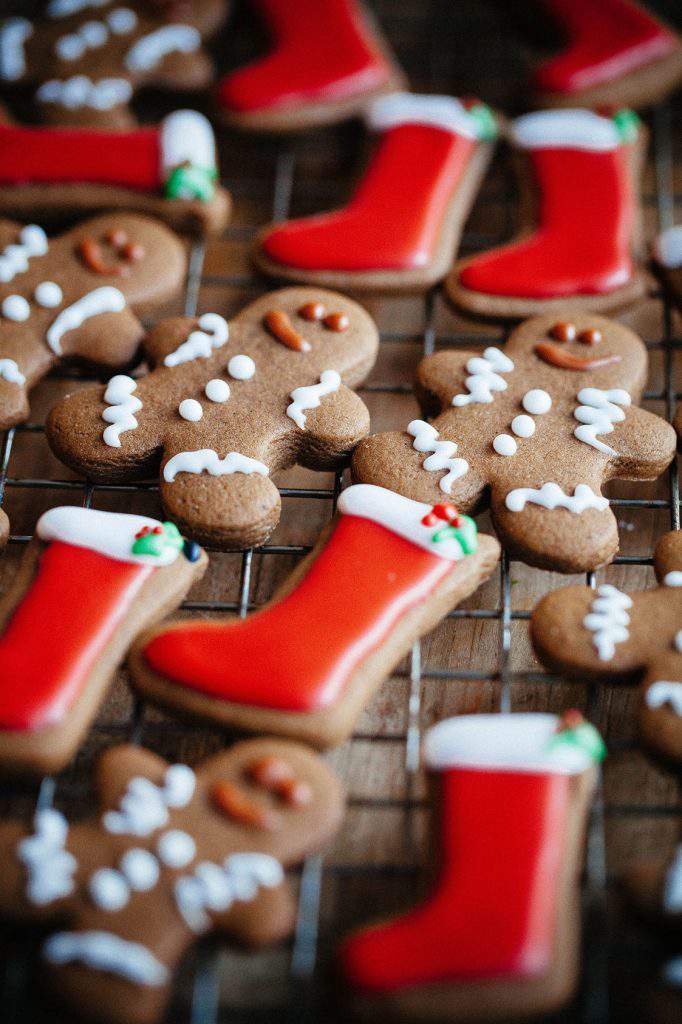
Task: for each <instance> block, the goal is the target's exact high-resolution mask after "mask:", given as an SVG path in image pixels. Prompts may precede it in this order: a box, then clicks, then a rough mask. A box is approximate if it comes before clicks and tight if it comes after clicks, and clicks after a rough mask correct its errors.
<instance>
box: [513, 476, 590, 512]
mask: <svg viewBox="0 0 682 1024" xmlns="http://www.w3.org/2000/svg"><path fill="white" fill-rule="evenodd" d="M528 502H530V504H532V505H542V507H543V508H547V509H555V508H565V509H568V511H569V512H574V513H576V515H580V513H581V512H585V510H586V509H588V508H594V509H596V510H597V511H598V512H603V511H604V509H606V508H608V507H609V503H608V500H607V499H606V498H603V497H602V496H601V495H599V494H595V493H594V491H593V490H592V488H591V487H590V486H589V485H588V484H578V486H577V487H576V489H575V490H574V492H573V494H572V495H570V494H566V492H565V491H564V490H562V488H561V487H559V484H555V483H547V484H543V485H542V487H540V488H539V490H538V489H536V488H534V487H517V488H515V489H514V490H513V491H510V492H509V494H508V495H507V497H506V498H505V502H504V503H505V505H506V506H507V508H508V509H509V511H510V512H523V510H524V508H525V507H526V504H527V503H528Z"/></svg>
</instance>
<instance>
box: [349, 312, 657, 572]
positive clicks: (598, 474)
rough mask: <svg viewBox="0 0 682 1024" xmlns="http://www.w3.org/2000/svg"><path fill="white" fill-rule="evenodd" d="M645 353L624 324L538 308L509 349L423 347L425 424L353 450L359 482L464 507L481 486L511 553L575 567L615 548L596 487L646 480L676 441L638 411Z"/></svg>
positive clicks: (476, 500) (472, 503)
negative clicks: (561, 316) (426, 352)
mask: <svg viewBox="0 0 682 1024" xmlns="http://www.w3.org/2000/svg"><path fill="white" fill-rule="evenodd" d="M646 373H647V356H646V349H645V347H644V345H643V344H642V342H641V341H640V339H639V338H638V337H637V336H636V335H635V334H633V332H632V331H630V330H628V328H626V327H624V326H623V325H622V324H618V323H615V322H613V321H611V320H607V319H605V318H603V317H598V316H592V315H589V314H582V313H580V314H578V313H575V314H571V317H570V321H569V320H568V319H567V320H566V321H562V322H557V319H556V316H539V317H536V318H534V319H532V320H528V321H526V322H525V323H524V324H521V326H520V327H518V328H516V330H515V331H513V332H512V334H511V336H510V338H509V341H508V343H507V345H506V346H505V350H504V352H502V351H501V350H499V349H497V348H487V349H486V350H485V351H484V353H483V354H482V355H481V354H478V353H473V352H460V351H454V350H448V351H442V352H438V353H437V354H436V355H433V356H428V357H427V358H426V359H424V360H423V362H422V363H421V364H420V366H419V370H418V374H417V390H418V395H419V398H420V401H421V404H422V407H423V409H424V411H425V413H426V414H427V415H433V414H437V413H438V414H439V415H437V418H436V419H435V420H434V422H433V424H429V423H426V422H424V421H423V420H414V421H412V422H411V423H410V424H409V425H408V427H407V430H406V431H405V432H402V433H401V432H392V433H387V434H377V435H375V436H373V437H370V438H368V439H367V440H366V441H364V442H363V443H362V444H361V445H360V446H359V447H358V449H357V451H356V453H355V456H354V458H353V475H354V478H355V479H356V480H358V481H360V482H365V483H374V484H379V485H380V486H382V487H388V488H391V489H392V490H396V491H399V492H400V493H402V494H405V495H407V496H408V497H410V498H416V499H418V500H420V501H429V502H434V501H436V500H437V499H438V497H439V496H440V497H441V498H442V495H443V494H444V493H445V494H447V495H449V496H450V498H451V499H452V501H453V502H454V503H455V504H456V505H457V506H458V507H459V508H461V509H462V510H464V511H469V510H471V509H473V508H475V507H477V506H478V505H479V504H480V502H481V498H482V497H483V495H484V494H485V493H486V492H487V490H488V488H489V489H490V503H491V506H492V513H493V518H494V521H495V526H496V528H497V531H498V533H499V535H500V537H501V539H502V540H503V542H504V543H505V544H506V546H507V547H508V549H509V550H510V552H511V554H512V555H513V556H515V557H517V558H520V559H522V560H523V561H525V562H528V563H529V564H531V565H538V566H540V567H541V568H547V569H555V570H558V571H559V572H581V571H586V570H590V569H594V568H596V567H597V566H598V565H601V564H602V563H604V562H607V561H609V560H610V559H611V558H613V556H614V554H615V552H616V551H617V549H618V530H617V525H616V520H615V518H614V516H613V514H612V513H611V511H610V510H609V507H608V501H607V499H606V498H604V497H603V496H602V494H601V487H602V484H603V483H604V482H605V481H606V480H609V479H611V478H613V477H617V478H618V477H620V478H624V479H629V480H652V479H654V478H655V477H657V476H658V475H659V473H661V472H662V471H663V470H664V469H665V467H666V466H667V465H668V464H669V462H670V461H671V459H672V457H673V454H674V450H675V445H674V433H673V430H672V428H671V427H670V425H669V424H668V423H666V422H665V421H664V420H662V419H660V418H659V417H657V416H654V415H652V414H651V413H649V412H645V411H644V410H642V409H639V408H636V403H637V402H638V401H639V399H640V397H641V393H642V388H643V386H644V383H645V380H646Z"/></svg>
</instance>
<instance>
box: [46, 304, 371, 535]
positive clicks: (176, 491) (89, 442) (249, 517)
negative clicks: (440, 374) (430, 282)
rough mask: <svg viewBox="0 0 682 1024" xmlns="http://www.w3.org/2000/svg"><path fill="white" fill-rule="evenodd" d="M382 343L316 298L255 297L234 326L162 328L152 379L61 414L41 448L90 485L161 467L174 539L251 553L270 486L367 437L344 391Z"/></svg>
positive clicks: (362, 412)
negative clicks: (178, 535)
mask: <svg viewBox="0 0 682 1024" xmlns="http://www.w3.org/2000/svg"><path fill="white" fill-rule="evenodd" d="M377 345H378V336H377V330H376V327H375V325H374V323H373V321H372V319H371V318H370V317H369V315H368V314H367V313H366V312H365V311H364V310H363V309H361V307H360V306H358V305H357V304H356V303H355V302H351V301H350V299H346V298H344V297H343V296H341V295H337V294H336V293H334V292H323V291H320V290H319V289H312V288H290V289H286V290H284V291H280V292H272V293H270V294H269V295H264V296H262V297H261V298H260V299H258V300H257V301H256V302H253V303H252V304H251V305H250V306H247V307H246V309H244V310H243V311H242V312H241V313H240V314H239V315H238V316H237V317H235V319H234V320H232V321H231V323H230V324H229V326H228V324H227V323H226V321H225V320H223V318H222V317H220V316H217V315H216V314H215V313H205V314H204V315H203V316H200V317H182V318H175V319H171V320H165V321H162V322H161V323H159V324H157V326H156V327H155V328H154V329H153V330H152V331H151V333H150V334H149V336H148V337H147V340H146V342H145V347H146V351H147V353H148V355H149V358H150V360H151V362H152V364H154V365H155V366H156V369H155V370H154V371H153V372H152V373H151V374H149V376H147V377H145V378H143V379H142V380H139V381H134V380H132V378H130V377H125V376H121V375H119V376H117V377H114V378H113V380H111V381H110V382H109V385H108V386H107V387H106V388H104V389H103V388H101V387H95V388H89V389H87V390H83V391H80V392H79V393H78V394H76V395H72V396H71V397H69V398H67V399H66V400H64V401H62V402H60V403H59V404H58V405H57V406H55V408H54V409H53V410H52V412H51V413H50V416H49V418H48V425H47V432H48V439H49V442H50V445H51V446H52V448H53V450H54V452H55V454H56V455H57V456H58V457H59V458H60V459H62V461H63V462H65V463H66V464H67V465H68V466H71V467H72V468H73V469H75V470H77V471H78V472H81V473H85V474H86V475H87V476H88V477H89V478H90V479H92V480H100V481H115V480H134V479H138V478H140V477H146V476H149V475H150V474H151V473H153V472H155V471H156V469H157V467H158V466H159V464H161V498H162V501H163V503H164V506H165V508H166V509H167V511H168V514H169V516H170V517H171V518H172V519H173V520H174V521H175V522H177V523H178V525H179V526H180V527H181V529H183V530H185V531H186V532H187V533H188V534H189V535H190V536H192V537H198V538H199V539H201V540H206V541H208V542H209V543H211V544H215V545H219V546H227V547H230V546H234V545H237V546H239V547H248V546H250V545H252V544H259V543H261V542H262V541H263V540H265V538H266V537H267V536H268V535H269V534H270V533H271V532H272V530H273V529H274V528H275V526H276V525H277V521H278V519H279V512H280V496H279V491H278V490H277V488H276V487H275V485H274V484H273V482H272V480H271V479H270V474H271V473H274V472H276V471H277V470H279V469H285V468H287V467H289V466H292V465H294V463H296V462H299V463H301V464H302V465H305V466H310V467H312V468H314V469H331V468H333V467H335V466H338V465H340V464H341V463H342V462H343V461H344V460H345V459H347V457H348V455H349V454H350V452H351V451H352V450H353V448H354V447H355V445H356V444H357V443H358V441H359V440H360V439H361V438H362V437H364V436H365V435H366V434H367V432H368V430H369V413H368V412H367V409H366V408H365V405H364V404H363V402H362V401H361V400H360V398H358V396H357V395H356V394H354V393H353V392H352V391H351V390H350V388H351V387H353V386H355V385H356V384H359V383H360V381H362V380H364V378H365V376H366V375H367V373H368V372H369V370H370V369H371V367H372V364H373V363H374V359H375V357H376V352H377ZM107 424H109V425H108V426H107Z"/></svg>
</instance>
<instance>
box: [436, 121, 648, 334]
mask: <svg viewBox="0 0 682 1024" xmlns="http://www.w3.org/2000/svg"><path fill="white" fill-rule="evenodd" d="M509 134H510V140H511V142H512V143H513V145H514V146H516V147H517V148H518V150H519V151H520V152H521V153H522V155H523V161H522V163H521V161H520V162H519V166H520V168H521V177H520V186H521V189H522V191H523V193H524V194H523V196H522V203H521V210H522V218H523V223H522V227H521V232H520V234H519V235H518V236H517V237H516V238H515V239H514V240H513V241H511V242H509V243H508V244H507V245H503V246H500V247H498V248H496V249H493V250H491V251H490V252H486V253H483V254H479V255H476V256H473V257H469V258H467V259H465V260H460V261H459V262H458V263H456V264H455V266H454V267H453V269H452V271H451V273H450V275H449V277H447V278H446V281H445V290H446V293H447V295H448V297H449V298H450V299H451V300H452V302H453V303H454V304H455V305H456V306H460V307H461V308H462V309H465V310H467V311H469V312H472V313H476V314H480V315H481V316H492V317H504V318H508V317H524V316H532V315H533V314H534V313H543V312H555V311H556V312H558V311H559V310H560V309H562V308H563V307H565V306H566V304H567V303H570V305H571V309H589V310H594V311H596V312H602V311H603V312H605V311H608V310H611V309H617V308H618V307H619V306H623V305H626V304H627V303H629V302H633V301H634V300H635V299H637V298H639V296H640V295H642V294H643V293H644V288H645V284H644V279H643V277H642V276H641V274H640V273H638V271H637V270H636V269H635V267H634V265H633V250H634V249H635V247H636V241H637V234H638V230H639V219H640V215H639V194H638V190H639V177H640V170H641V165H642V163H643V157H644V148H645V141H646V132H645V129H644V128H643V127H642V126H641V125H640V123H639V120H638V119H637V117H636V115H635V114H633V113H632V112H631V111H628V110H621V111H619V112H618V113H617V114H615V116H614V117H606V116H602V115H599V114H596V113H595V112H594V111H592V110H543V111H539V112H538V113H535V114H525V115H524V116H523V117H520V118H517V120H516V121H513V122H512V123H511V126H510V129H509Z"/></svg>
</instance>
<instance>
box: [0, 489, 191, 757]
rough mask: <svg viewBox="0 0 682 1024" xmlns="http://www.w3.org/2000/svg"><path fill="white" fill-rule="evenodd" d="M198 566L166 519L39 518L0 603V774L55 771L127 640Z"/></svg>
mask: <svg viewBox="0 0 682 1024" xmlns="http://www.w3.org/2000/svg"><path fill="white" fill-rule="evenodd" d="M206 565H207V558H206V555H205V554H204V553H203V552H202V550H201V548H200V547H199V546H198V544H195V543H194V542H190V541H183V538H182V537H181V536H180V533H179V532H178V530H177V528H176V527H175V526H174V525H173V524H172V523H163V524H162V523H159V522H157V521H156V520H155V519H149V518H148V517H147V516H136V515H126V514H123V513H119V512H99V511H95V510H94V509H85V508H74V507H70V506H63V507H61V508H53V509H50V511H49V512H45V513H44V515H42V516H41V517H40V519H39V520H38V524H37V526H36V533H35V539H34V541H33V542H32V543H31V544H30V545H29V546H28V548H27V549H26V552H25V554H24V558H23V560H22V562H21V565H20V568H19V571H18V573H17V575H16V578H15V579H14V581H13V583H12V586H11V587H10V589H9V591H8V592H7V594H5V595H4V597H3V598H2V600H1V601H0V767H2V769H3V770H4V771H10V772H20V771H32V772H41V773H44V772H52V771H59V770H60V769H61V768H63V767H64V766H65V765H66V764H67V763H68V761H70V759H71V758H72V756H73V755H74V753H75V752H76V750H77V749H78V747H79V745H80V743H81V740H82V739H83V736H84V735H85V733H86V731H87V729H88V727H89V725H90V723H91V722H92V720H93V719H94V717H95V716H96V714H97V711H98V710H99V707H100V705H101V703H102V701H103V699H104V697H105V695H106V692H107V689H108V686H109V682H110V681H111V678H112V676H113V674H114V672H115V670H116V668H117V667H118V665H119V663H120V662H121V661H122V659H123V657H124V655H125V653H126V651H127V649H128V647H129V646H130V644H131V642H132V640H133V639H134V638H135V637H136V636H137V635H138V633H140V632H141V631H142V630H143V629H145V628H147V627H148V626H150V625H151V624H152V623H155V622H156V621H157V620H158V619H160V618H162V617H163V616H164V615H165V614H167V613H168V612H170V611H173V610H174V609H175V608H177V606H178V605H179V604H180V602H181V601H182V599H183V598H184V597H185V595H186V593H187V591H188V590H189V588H190V587H191V585H192V583H193V582H194V581H195V580H196V579H198V578H199V577H200V576H201V575H203V573H204V571H205V569H206ZM84 595H86V596H85V597H84Z"/></svg>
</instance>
